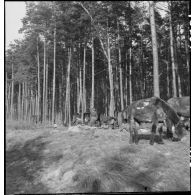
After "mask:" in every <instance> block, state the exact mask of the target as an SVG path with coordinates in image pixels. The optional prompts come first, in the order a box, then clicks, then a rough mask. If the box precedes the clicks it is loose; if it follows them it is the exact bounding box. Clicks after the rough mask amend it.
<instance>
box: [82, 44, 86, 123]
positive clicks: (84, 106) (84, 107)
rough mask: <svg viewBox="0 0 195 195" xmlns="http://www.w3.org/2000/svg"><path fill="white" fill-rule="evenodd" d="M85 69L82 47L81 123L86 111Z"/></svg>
mask: <svg viewBox="0 0 195 195" xmlns="http://www.w3.org/2000/svg"><path fill="white" fill-rule="evenodd" d="M85 67H86V46H84V56H83V101H82V121H83V114H84V112H85V111H86V88H85Z"/></svg>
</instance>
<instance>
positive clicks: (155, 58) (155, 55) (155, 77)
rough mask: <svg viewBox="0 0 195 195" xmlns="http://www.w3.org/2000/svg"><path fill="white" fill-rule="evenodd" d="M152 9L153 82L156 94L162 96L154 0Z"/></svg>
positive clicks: (150, 2)
mask: <svg viewBox="0 0 195 195" xmlns="http://www.w3.org/2000/svg"><path fill="white" fill-rule="evenodd" d="M149 10H150V26H151V33H152V51H153V84H154V96H156V97H160V90H159V73H158V67H159V65H158V48H157V39H156V27H155V16H154V2H153V1H149Z"/></svg>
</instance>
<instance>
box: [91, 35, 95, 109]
mask: <svg viewBox="0 0 195 195" xmlns="http://www.w3.org/2000/svg"><path fill="white" fill-rule="evenodd" d="M91 49H92V87H91V108H94V85H95V84H94V58H95V53H94V38H93V37H92V48H91Z"/></svg>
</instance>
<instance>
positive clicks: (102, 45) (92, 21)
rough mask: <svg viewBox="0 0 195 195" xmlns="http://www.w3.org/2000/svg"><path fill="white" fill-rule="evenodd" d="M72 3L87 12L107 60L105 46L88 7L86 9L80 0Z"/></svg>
mask: <svg viewBox="0 0 195 195" xmlns="http://www.w3.org/2000/svg"><path fill="white" fill-rule="evenodd" d="M73 3H74V4H79V5H80V6H81V7H82V8H83V9H84V10H85V12H86V13H87V14H88V16H89V17H90V19H91V23H92V24H93V26H94V28H95V30H96V32H97V34H98V38H99V41H100V43H101V47H102V50H103V52H104V55H105V56H106V58H107V60H108V55H107V52H106V50H105V48H104V44H103V41H102V39H101V37H100V33H99V30H98V29H97V27H96V25H95V22H94V19H93V17H92V15H91V14H90V13H89V11H88V9H87V8H86V7H85V6H84V5H83V4H82V3H81V2H77V1H74V2H73Z"/></svg>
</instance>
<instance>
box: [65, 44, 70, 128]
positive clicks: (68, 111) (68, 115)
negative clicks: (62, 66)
mask: <svg viewBox="0 0 195 195" xmlns="http://www.w3.org/2000/svg"><path fill="white" fill-rule="evenodd" d="M70 64H71V48H70V49H68V69H67V82H66V102H65V116H66V117H65V120H66V121H65V124H67V123H68V126H70V123H71V121H70V120H71V119H70Z"/></svg>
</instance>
